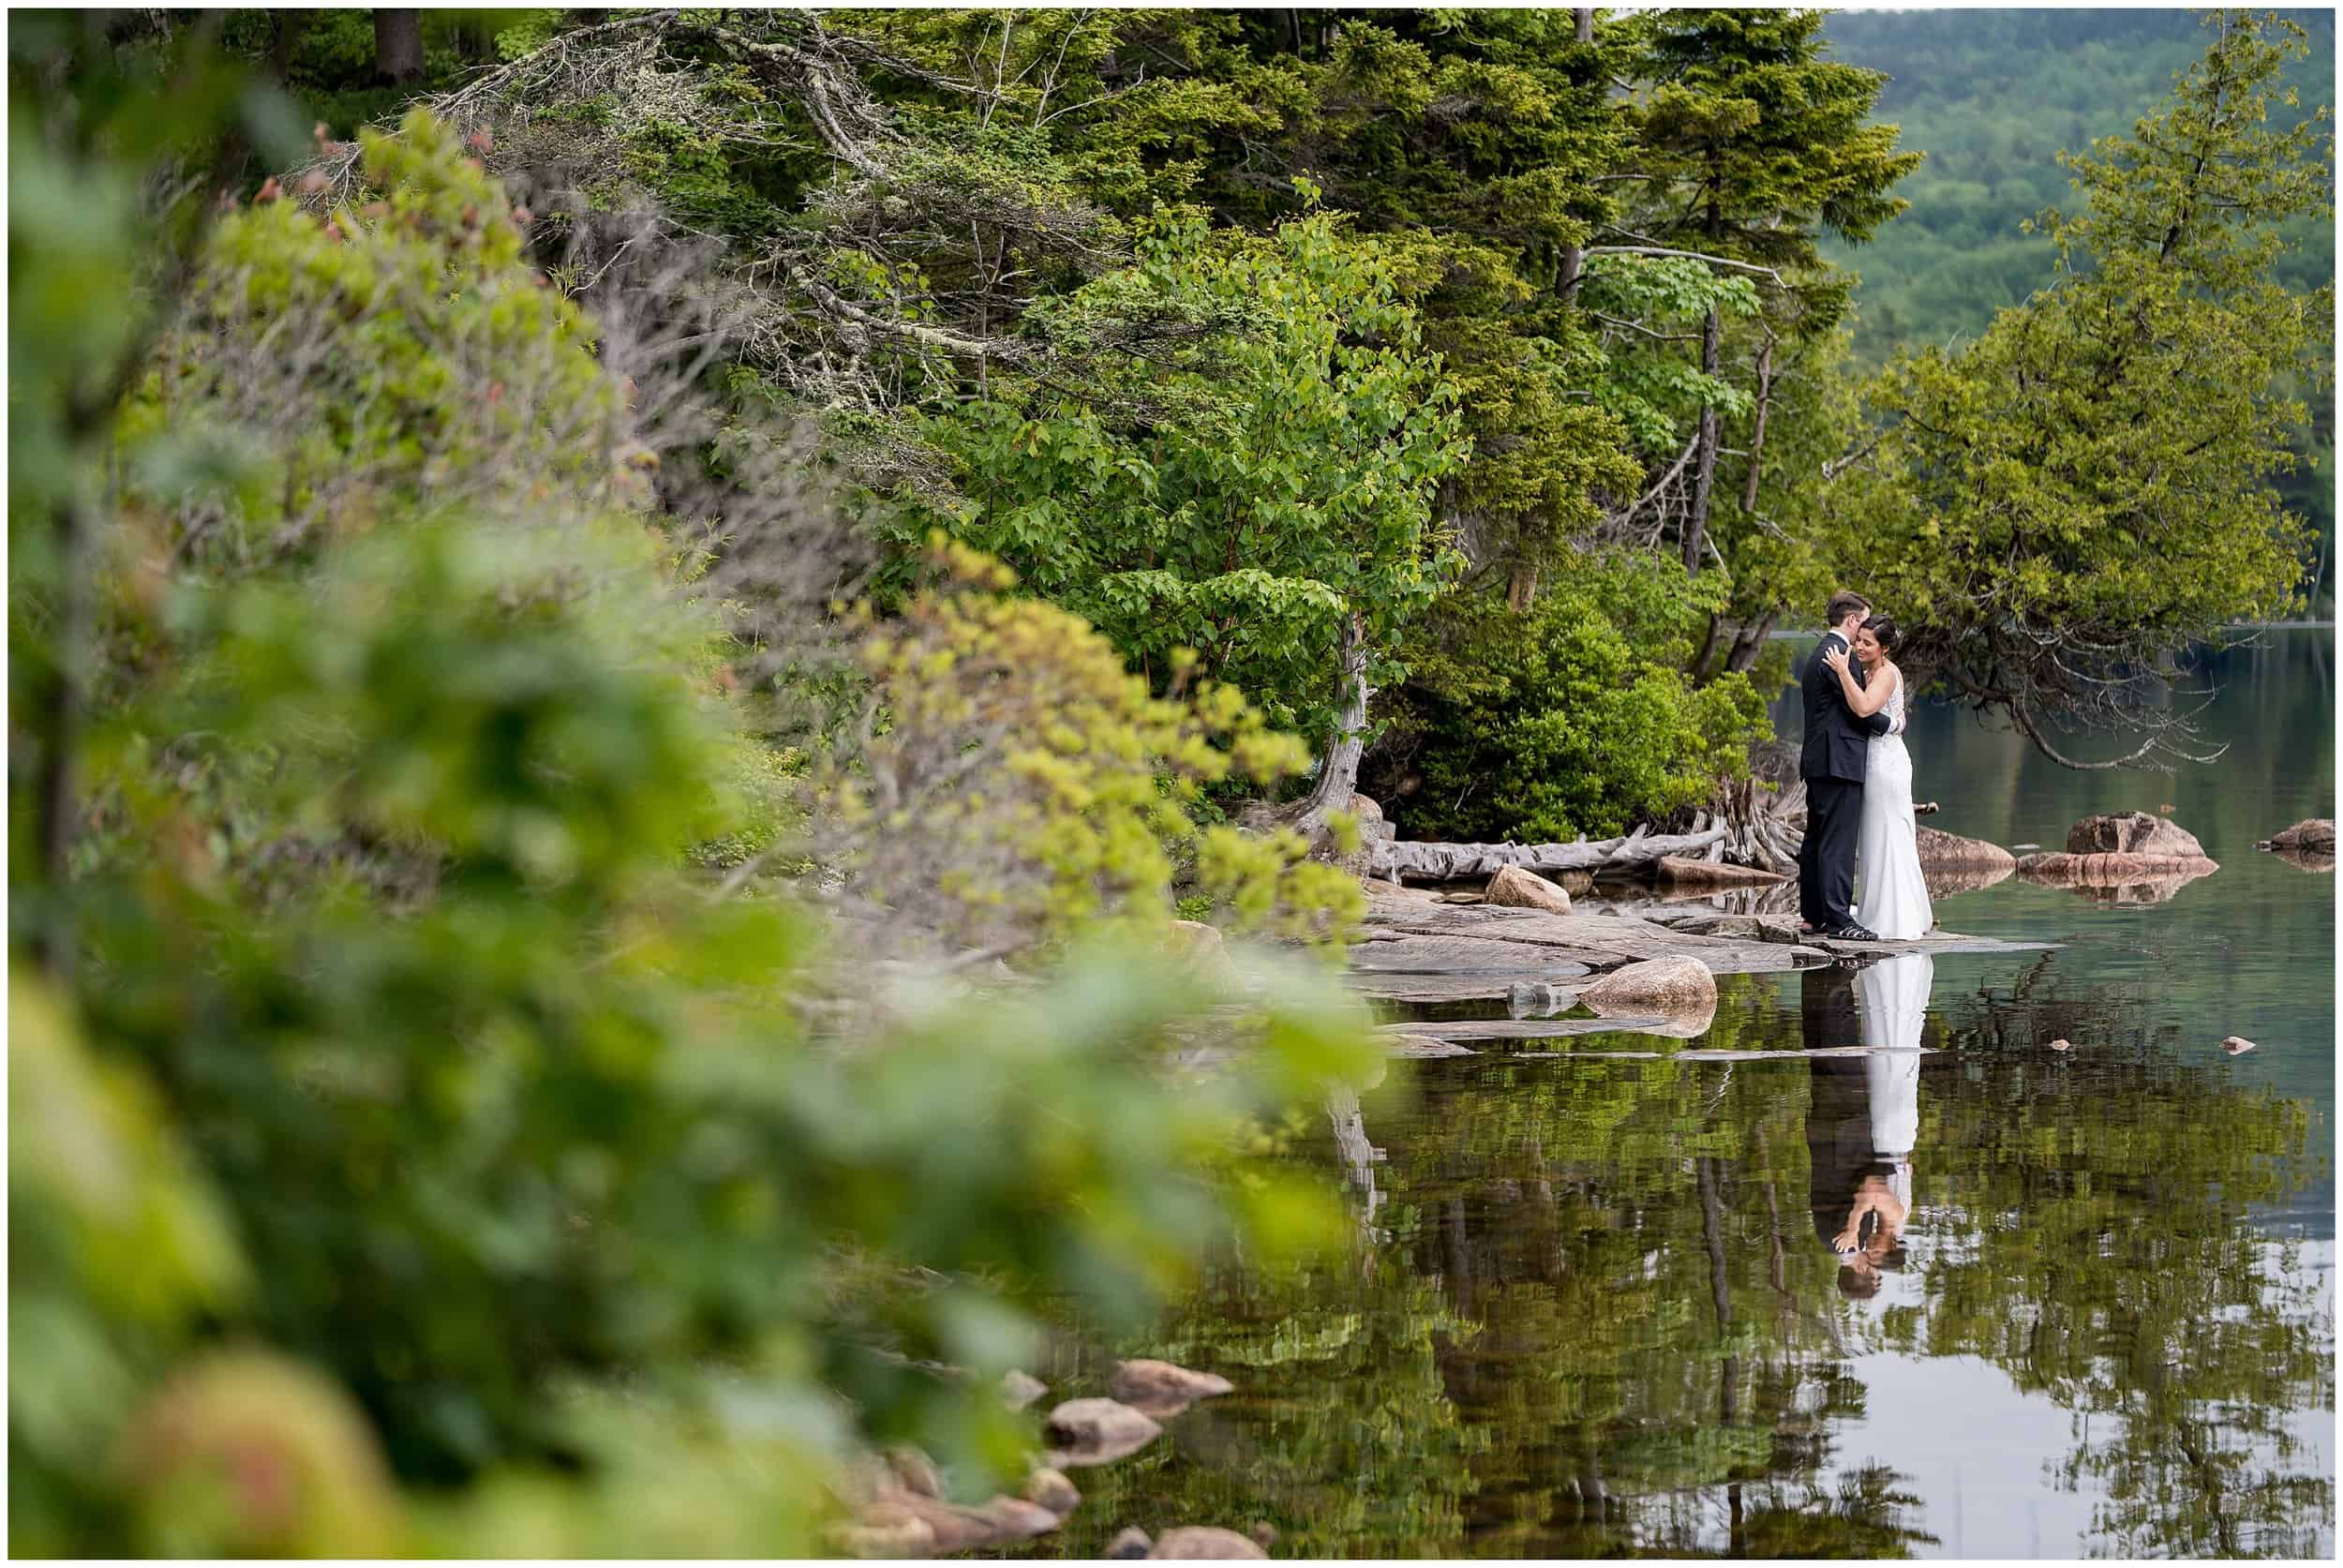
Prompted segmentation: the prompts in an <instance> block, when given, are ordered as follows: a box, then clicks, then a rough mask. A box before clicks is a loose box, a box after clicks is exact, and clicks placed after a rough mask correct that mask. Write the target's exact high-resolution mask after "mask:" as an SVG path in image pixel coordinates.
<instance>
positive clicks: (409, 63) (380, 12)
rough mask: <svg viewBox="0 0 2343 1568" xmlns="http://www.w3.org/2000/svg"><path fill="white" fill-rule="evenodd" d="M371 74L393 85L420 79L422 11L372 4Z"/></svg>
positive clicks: (421, 69)
mask: <svg viewBox="0 0 2343 1568" xmlns="http://www.w3.org/2000/svg"><path fill="white" fill-rule="evenodd" d="M374 74H375V75H376V76H377V77H379V78H381V80H382V81H384V82H390V83H392V84H393V85H395V86H402V87H403V86H405V85H407V84H408V83H410V82H420V81H422V80H423V12H422V11H421V10H419V9H412V8H409V7H386V6H377V7H375V8H374Z"/></svg>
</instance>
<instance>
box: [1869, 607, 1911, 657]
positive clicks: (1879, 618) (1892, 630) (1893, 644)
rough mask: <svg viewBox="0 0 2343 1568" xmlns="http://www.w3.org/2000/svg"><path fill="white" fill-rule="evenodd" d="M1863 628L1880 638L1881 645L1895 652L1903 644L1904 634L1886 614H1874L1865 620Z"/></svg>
mask: <svg viewBox="0 0 2343 1568" xmlns="http://www.w3.org/2000/svg"><path fill="white" fill-rule="evenodd" d="M1863 630H1864V631H1866V632H1869V633H1870V634H1871V635H1873V636H1874V637H1877V638H1878V639H1879V646H1880V647H1882V648H1884V649H1886V650H1888V652H1890V653H1893V652H1894V651H1895V650H1897V649H1898V648H1899V647H1901V646H1902V645H1903V633H1902V632H1899V631H1897V630H1896V623H1895V621H1894V620H1892V619H1891V618H1889V617H1888V616H1885V615H1875V616H1873V617H1872V618H1871V619H1870V620H1866V621H1865V622H1863Z"/></svg>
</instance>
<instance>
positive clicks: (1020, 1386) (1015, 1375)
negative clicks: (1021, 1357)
mask: <svg viewBox="0 0 2343 1568" xmlns="http://www.w3.org/2000/svg"><path fill="white" fill-rule="evenodd" d="M1049 1392H1050V1385H1049V1384H1048V1383H1045V1382H1043V1381H1041V1380H1040V1379H1039V1378H1037V1377H1035V1376H1034V1375H1033V1374H1032V1373H1030V1372H1020V1371H1017V1370H1015V1369H1013V1368H1012V1369H1011V1370H1009V1371H1007V1372H1004V1373H1002V1374H1001V1397H1002V1398H1003V1399H1004V1400H1006V1401H1007V1404H1008V1408H1009V1409H1010V1410H1013V1411H1022V1410H1023V1409H1024V1408H1025V1407H1026V1406H1027V1405H1030V1404H1032V1403H1033V1402H1034V1401H1035V1400H1036V1399H1038V1398H1040V1397H1041V1396H1043V1395H1044V1394H1047V1393H1049Z"/></svg>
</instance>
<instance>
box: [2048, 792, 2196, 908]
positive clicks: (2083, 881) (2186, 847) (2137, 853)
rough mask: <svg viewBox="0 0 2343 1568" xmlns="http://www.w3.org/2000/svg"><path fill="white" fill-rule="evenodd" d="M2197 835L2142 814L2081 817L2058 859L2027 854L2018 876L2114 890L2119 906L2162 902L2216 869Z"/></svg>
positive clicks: (2069, 833)
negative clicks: (2194, 880) (2121, 904)
mask: <svg viewBox="0 0 2343 1568" xmlns="http://www.w3.org/2000/svg"><path fill="white" fill-rule="evenodd" d="M2220 869H2221V868H2220V865H2219V864H2218V862H2216V861H2215V860H2214V859H2212V858H2211V857H2210V856H2208V855H2206V854H2205V852H2204V845H2202V844H2199V843H2198V842H2197V836H2196V835H2195V834H2194V833H2191V832H2190V831H2188V830H2187V829H2186V828H2183V827H2181V826H2180V825H2179V824H2177V823H2173V822H2169V821H2167V820H2165V819H2164V818H2163V817H2160V816H2151V815H2149V814H2147V813H2146V812H2118V813H2115V814H2112V815H2108V816H2086V817H2084V818H2083V819H2082V821H2081V822H2078V823H2076V824H2075V825H2074V827H2073V829H2071V830H2070V831H2069V832H2068V833H2067V852H2066V853H2065V854H2063V855H2029V856H2027V857H2026V858H2025V859H2022V860H2020V861H2019V862H2018V874H2020V875H2022V876H2023V877H2024V878H2025V879H2026V880H2027V881H2029V882H2043V883H2049V884H2052V885H2053V886H2056V887H2062V888H2076V889H2118V892H2117V895H2116V896H2117V901H2118V902H2120V903H2162V902H2163V901H2164V900H2165V899H2168V898H2170V897H2171V896H2172V894H2173V893H2174V892H2176V891H2178V890H2179V889H2180V888H2181V887H2182V886H2183V885H2185V884H2186V883H2187V882H2189V881H2191V880H2193V879H2195V878H2197V877H2200V876H2204V875H2208V874H2211V873H2213V872H2216V871H2218V870H2220Z"/></svg>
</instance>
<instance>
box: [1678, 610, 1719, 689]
mask: <svg viewBox="0 0 2343 1568" xmlns="http://www.w3.org/2000/svg"><path fill="white" fill-rule="evenodd" d="M1723 630H1724V616H1722V615H1720V614H1718V613H1717V612H1716V611H1714V610H1710V611H1709V635H1707V636H1705V637H1703V638H1701V639H1700V651H1699V652H1698V653H1697V654H1695V655H1694V657H1693V664H1692V668H1691V669H1690V670H1688V671H1687V672H1686V673H1687V674H1689V675H1690V676H1691V677H1692V678H1693V684H1694V685H1695V686H1699V685H1705V684H1706V683H1707V682H1708V679H1709V660H1711V659H1713V658H1715V657H1716V656H1717V634H1718V633H1719V632H1722V631H1723Z"/></svg>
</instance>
